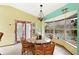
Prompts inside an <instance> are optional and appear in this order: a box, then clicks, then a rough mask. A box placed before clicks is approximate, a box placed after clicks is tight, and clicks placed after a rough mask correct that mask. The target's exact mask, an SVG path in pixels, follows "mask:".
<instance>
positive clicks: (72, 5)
mask: <svg viewBox="0 0 79 59" xmlns="http://www.w3.org/2000/svg"><path fill="white" fill-rule="evenodd" d="M64 8H68V12H70V11H74V10H78V20H77V54H79V3H69V4H67V5H65V6H63V7H61V8H59V9H58V10H56V11H54V12H51V13H50V14H48V15H47V16H45V17H44V18H45V20H48V19H50V18H53V17H56V16H59V15H61V14H62V13H63V12H62V9H64Z"/></svg>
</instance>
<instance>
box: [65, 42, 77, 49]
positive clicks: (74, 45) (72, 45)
mask: <svg viewBox="0 0 79 59" xmlns="http://www.w3.org/2000/svg"><path fill="white" fill-rule="evenodd" d="M65 42H66V43H68V44H70V45H71V46H73V47H74V48H77V46H75V45H73V44H71V43H69V42H67V41H65Z"/></svg>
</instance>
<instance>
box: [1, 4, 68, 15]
mask: <svg viewBox="0 0 79 59" xmlns="http://www.w3.org/2000/svg"><path fill="white" fill-rule="evenodd" d="M40 4H41V3H8V4H0V5H9V6H13V7H15V8H17V9H20V10H22V11H25V12H28V13H30V14H32V15H34V16H39V10H40ZM66 4H67V3H42V5H43V13H44V16H45V15H47V14H49V13H51V12H54V11H55V10H57V9H59V8H60V7H62V6H64V5H66Z"/></svg>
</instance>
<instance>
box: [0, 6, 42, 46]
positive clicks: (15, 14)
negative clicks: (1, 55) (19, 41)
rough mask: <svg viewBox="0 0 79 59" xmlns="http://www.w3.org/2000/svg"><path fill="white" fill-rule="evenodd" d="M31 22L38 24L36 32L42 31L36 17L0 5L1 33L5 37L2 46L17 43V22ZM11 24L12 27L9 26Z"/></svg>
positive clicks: (0, 44) (0, 43)
mask: <svg viewBox="0 0 79 59" xmlns="http://www.w3.org/2000/svg"><path fill="white" fill-rule="evenodd" d="M16 20H21V21H30V22H33V23H35V24H36V31H39V30H40V29H41V22H40V21H38V19H37V18H36V17H35V16H32V15H31V14H28V13H25V12H23V11H21V10H18V9H16V8H13V7H11V6H7V5H0V32H3V33H4V35H3V37H2V39H1V42H0V46H3V45H8V44H13V43H15V21H16ZM9 24H11V26H10V25H9Z"/></svg>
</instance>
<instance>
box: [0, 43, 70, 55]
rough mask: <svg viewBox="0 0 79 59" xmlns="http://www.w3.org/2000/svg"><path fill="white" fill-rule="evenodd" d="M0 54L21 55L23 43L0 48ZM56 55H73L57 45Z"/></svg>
mask: <svg viewBox="0 0 79 59" xmlns="http://www.w3.org/2000/svg"><path fill="white" fill-rule="evenodd" d="M0 53H1V54H2V55H21V43H18V44H16V45H13V46H8V47H0ZM30 54H31V53H30ZM54 55H71V54H70V53H69V52H68V51H67V50H65V49H64V48H63V47H61V46H58V45H56V46H55V50H54Z"/></svg>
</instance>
